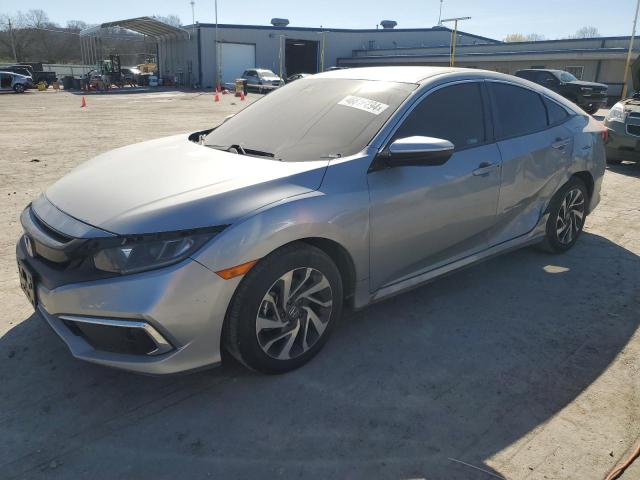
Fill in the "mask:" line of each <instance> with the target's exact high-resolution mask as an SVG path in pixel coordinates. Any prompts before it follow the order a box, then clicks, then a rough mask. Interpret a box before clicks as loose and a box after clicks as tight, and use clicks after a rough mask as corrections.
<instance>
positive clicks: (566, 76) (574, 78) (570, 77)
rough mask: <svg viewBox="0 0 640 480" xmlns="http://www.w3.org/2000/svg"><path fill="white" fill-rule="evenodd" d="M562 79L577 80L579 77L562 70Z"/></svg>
mask: <svg viewBox="0 0 640 480" xmlns="http://www.w3.org/2000/svg"><path fill="white" fill-rule="evenodd" d="M560 80H562V81H563V82H575V81H577V80H578V79H577V78H576V77H574V76H573V75H571V74H570V73H569V72H560Z"/></svg>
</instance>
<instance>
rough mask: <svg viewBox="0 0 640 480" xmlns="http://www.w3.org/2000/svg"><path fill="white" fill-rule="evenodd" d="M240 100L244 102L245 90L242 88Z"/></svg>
mask: <svg viewBox="0 0 640 480" xmlns="http://www.w3.org/2000/svg"><path fill="white" fill-rule="evenodd" d="M240 101H242V102H244V92H243V91H242V90H240Z"/></svg>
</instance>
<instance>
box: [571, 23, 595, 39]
mask: <svg viewBox="0 0 640 480" xmlns="http://www.w3.org/2000/svg"><path fill="white" fill-rule="evenodd" d="M600 36H601V35H600V32H599V31H598V29H597V28H596V27H594V26H593V25H588V26H586V27H582V28H581V29H579V30H578V31H576V33H574V34H573V35H569V38H598V37H600Z"/></svg>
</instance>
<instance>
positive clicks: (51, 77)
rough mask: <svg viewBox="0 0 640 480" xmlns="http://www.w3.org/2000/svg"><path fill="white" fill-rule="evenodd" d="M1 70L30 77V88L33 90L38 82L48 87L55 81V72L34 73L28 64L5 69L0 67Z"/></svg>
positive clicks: (10, 66)
mask: <svg viewBox="0 0 640 480" xmlns="http://www.w3.org/2000/svg"><path fill="white" fill-rule="evenodd" d="M2 70H3V71H5V72H13V73H17V74H19V75H24V76H25V77H30V78H31V80H32V81H31V84H32V87H30V88H35V86H36V85H37V84H38V83H40V82H44V83H45V84H46V85H47V86H50V85H52V84H53V82H55V81H56V80H57V78H56V73H55V72H37V71H34V69H33V67H32V66H31V65H30V64H18V65H9V66H7V67H2Z"/></svg>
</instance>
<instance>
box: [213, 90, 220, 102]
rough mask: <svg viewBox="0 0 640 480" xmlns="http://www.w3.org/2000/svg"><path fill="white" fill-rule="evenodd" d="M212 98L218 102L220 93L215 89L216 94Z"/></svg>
mask: <svg viewBox="0 0 640 480" xmlns="http://www.w3.org/2000/svg"><path fill="white" fill-rule="evenodd" d="M214 100H215V101H216V102H219V101H220V94H219V93H218V92H217V91H216V96H215V97H214Z"/></svg>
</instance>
